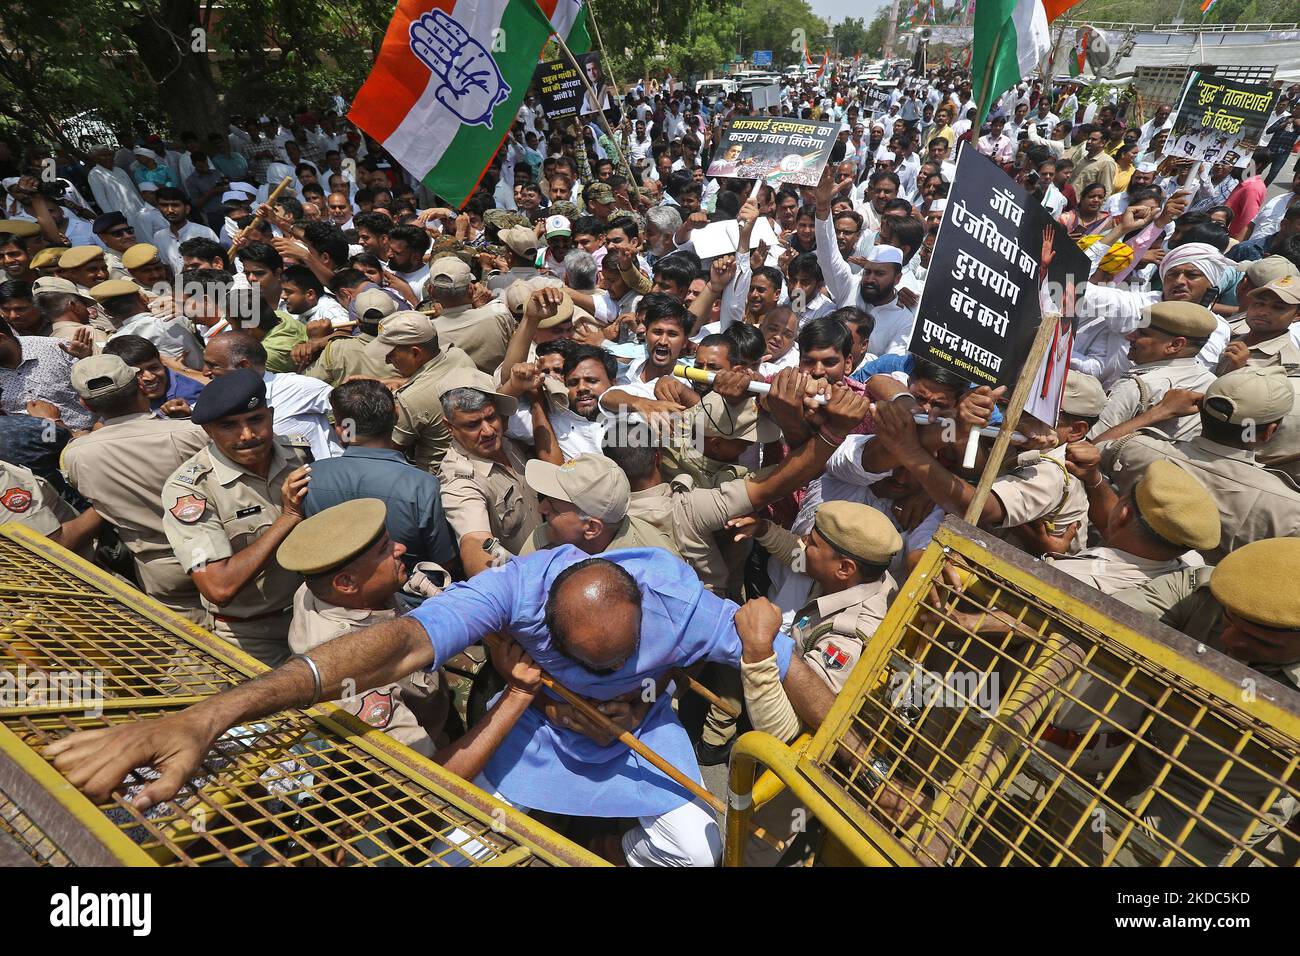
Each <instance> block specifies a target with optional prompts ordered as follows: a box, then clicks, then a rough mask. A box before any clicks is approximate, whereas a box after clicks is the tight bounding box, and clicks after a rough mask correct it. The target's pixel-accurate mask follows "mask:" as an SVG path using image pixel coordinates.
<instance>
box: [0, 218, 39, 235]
mask: <svg viewBox="0 0 1300 956" xmlns="http://www.w3.org/2000/svg"><path fill="white" fill-rule="evenodd" d="M40 231H41V227H40V226H39V225H37V224H36V223H34V222H32V221H30V220H28V219H0V232H7V233H9V234H10V235H14V236H17V237H18V238H19V239H30V238H31V237H32V236H35V235H38V234H39V233H40Z"/></svg>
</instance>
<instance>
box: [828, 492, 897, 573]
mask: <svg viewBox="0 0 1300 956" xmlns="http://www.w3.org/2000/svg"><path fill="white" fill-rule="evenodd" d="M813 523H814V526H815V527H816V528H817V531H818V533H819V534H821V536H822V537H823V538H825V539H826V540H827V541H829V542H830V543H831V545H833V546H834V547H835V548H836V549H837V550H839V551H843V552H844V553H845V554H847V555H850V556H851V557H854V558H858V559H860V560H862V561H865V562H866V563H868V564H881V565H884V564H888V563H889V562H890V561H891V560H893V557H894V555H896V554H897V553H898V552H899V551H900V550H902V547H903V539H902V538H901V537H899V534H898V530H897V529H896V528H895V527H894V525H893V522H891V521H890V520H889V519H888V518H886V517H885V516H884V515H883V514H882V513H881V512H879V511H877V510H876V509H875V508H872V507H870V506H869V505H861V504H858V503H857V502H853V501H827V502H823V503H822V504H821V505H820V506H819V507H818V508H817V517H816V518H815V519H814V522H813Z"/></svg>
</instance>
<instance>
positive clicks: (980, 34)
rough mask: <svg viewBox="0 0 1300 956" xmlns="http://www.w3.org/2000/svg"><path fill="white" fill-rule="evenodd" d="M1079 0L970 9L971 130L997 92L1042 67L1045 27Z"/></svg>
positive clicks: (1048, 41) (1021, 0)
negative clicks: (972, 22)
mask: <svg viewBox="0 0 1300 956" xmlns="http://www.w3.org/2000/svg"><path fill="white" fill-rule="evenodd" d="M1077 2H1078V0H983V2H982V3H980V4H979V6H977V7H976V8H975V43H974V46H973V49H974V52H973V55H972V57H971V86H972V91H971V92H972V95H973V96H974V97H975V102H976V103H977V104H978V106H979V109H978V110H977V114H976V116H975V123H974V125H975V128H976V129H978V128H979V127H980V126H981V125H983V123H984V117H985V116H987V115H988V111H989V107H990V106H992V105H993V101H994V100H996V99H997V98H998V96H1000V95H1001V94H1002V93H1005V92H1006V91H1007V90H1009V89H1011V87H1013V86H1015V85H1016V84H1017V83H1018V82H1020V80H1021V78H1022V77H1025V76H1028V75H1029V74H1030V72H1031V71H1032V70H1033V69H1034V68H1035V67H1036V66H1038V64H1039V63H1040V62H1042V59H1043V57H1045V56H1046V55H1047V53H1048V51H1049V50H1050V49H1051V48H1052V36H1051V31H1050V29H1049V27H1048V25H1049V24H1050V23H1051V22H1052V21H1053V20H1055V19H1056V18H1057V17H1059V16H1060V15H1061V14H1062V13H1064V12H1065V11H1066V10H1068V9H1069V8H1070V7H1072V6H1074V5H1075V4H1076V3H1077Z"/></svg>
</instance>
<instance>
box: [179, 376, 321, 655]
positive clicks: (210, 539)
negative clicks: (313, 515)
mask: <svg viewBox="0 0 1300 956" xmlns="http://www.w3.org/2000/svg"><path fill="white" fill-rule="evenodd" d="M273 415H274V410H273V409H271V408H270V407H268V406H267V404H266V385H265V384H264V383H263V382H262V376H260V375H259V374H257V372H255V371H253V370H252V369H239V370H238V371H234V372H227V373H226V374H225V375H222V376H221V377H219V378H216V379H213V381H212V383H211V384H209V385H207V386H205V387H204V389H203V391H202V392H200V393H199V397H198V398H197V399H196V400H195V403H194V412H193V414H192V415H191V419H192V420H193V421H194V423H195V424H196V425H202V426H203V430H204V431H205V432H207V434H208V438H209V439H210V443H209V444H208V446H207V447H206V448H204V449H203V450H202V451H200V452H199V453H198V454H196V455H194V456H193V457H192V458H190V459H189V460H188V461H186V462H185V463H184V464H183V465H181V467H180V468H178V469H177V470H176V473H175V474H173V475H172V476H171V478H169V479H168V480H167V483H166V484H165V485H164V486H163V494H162V504H163V508H164V509H165V513H164V515H163V531H164V532H165V533H166V535H167V540H168V542H169V543H170V544H171V546H172V550H173V551H174V552H175V554H176V558H177V560H178V561H180V565H181V567H182V568H183V569H184V570H185V571H187V572H189V574H190V575H191V577H192V578H193V579H194V584H195V586H196V587H197V588H198V589H199V593H200V594H202V595H203V604H204V606H205V607H206V608H207V609H208V610H209V611H210V612H211V613H212V617H213V619H214V622H215V623H214V627H213V633H215V634H216V635H217V636H218V637H221V638H224V639H225V640H228V641H230V642H231V643H232V644H234V645H235V646H237V647H239V648H240V649H241V650H243V651H245V652H247V653H248V654H251V655H252V656H253V657H255V658H257V659H258V660H260V661H261V662H262V663H264V664H266V665H268V666H270V667H275V666H278V665H279V664H282V663H283V662H284V661H285V660H286V659H287V658H288V656H289V644H288V640H287V636H288V631H289V620H290V618H289V612H290V611H291V610H292V608H293V594H294V591H296V590H297V589H298V585H299V580H298V577H297V575H295V574H292V573H290V572H289V571H286V570H285V569H284V568H282V567H280V565H279V564H278V563H277V562H276V560H275V551H276V549H277V548H278V547H279V546H280V543H281V542H282V541H284V539H285V538H286V537H288V535H289V532H290V531H292V530H293V529H294V527H295V526H297V524H298V523H299V522H300V521H302V512H301V510H300V509H301V505H302V499H303V497H304V496H305V495H306V494H307V482H308V480H309V479H310V474H311V472H310V467H304V466H303V465H304V462H305V461H307V449H306V447H305V446H304V447H298V446H295V445H293V444H291V443H290V442H289V441H288V440H286V439H283V438H279V437H278V436H276V434H275V432H274V431H273V429H272V421H273V419H272V416H273Z"/></svg>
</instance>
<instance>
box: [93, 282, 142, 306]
mask: <svg viewBox="0 0 1300 956" xmlns="http://www.w3.org/2000/svg"><path fill="white" fill-rule="evenodd" d="M143 291H144V289H142V288H140V287H139V286H138V285H136V284H135V283H134V282H132V281H131V280H130V279H106V280H104V281H103V282H100V283H98V284H97V285H93V286H91V287H90V295H91V297H92V298H93V299H94V300H95V301H96V302H103V301H104V300H105V299H115V298H117V297H118V296H119V295H135V294H136V293H138V292H143Z"/></svg>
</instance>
